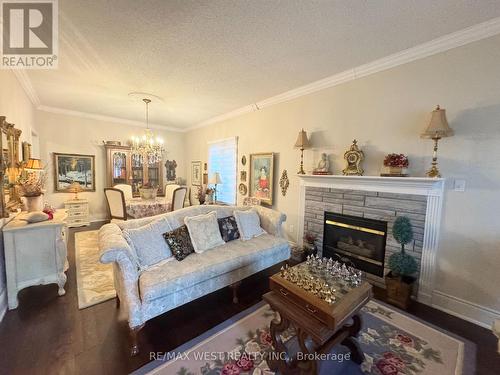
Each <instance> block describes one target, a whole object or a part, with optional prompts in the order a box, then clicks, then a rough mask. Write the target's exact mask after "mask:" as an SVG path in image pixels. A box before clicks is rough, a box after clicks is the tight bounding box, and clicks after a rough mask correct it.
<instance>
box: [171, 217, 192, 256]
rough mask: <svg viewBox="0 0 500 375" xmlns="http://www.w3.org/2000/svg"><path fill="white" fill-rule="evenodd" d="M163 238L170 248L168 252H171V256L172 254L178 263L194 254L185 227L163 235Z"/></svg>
mask: <svg viewBox="0 0 500 375" xmlns="http://www.w3.org/2000/svg"><path fill="white" fill-rule="evenodd" d="M163 238H165V241H166V242H167V244H168V246H170V250H172V254H174V257H175V259H177V260H178V261H181V260H183V259H184V258H186V257H187V256H188V255H189V254H192V253H194V249H193V244H192V243H191V239H190V238H189V232H188V229H187V227H186V226H185V225H183V226H182V227H179V228H177V229H175V230H173V231H170V232H167V233H163Z"/></svg>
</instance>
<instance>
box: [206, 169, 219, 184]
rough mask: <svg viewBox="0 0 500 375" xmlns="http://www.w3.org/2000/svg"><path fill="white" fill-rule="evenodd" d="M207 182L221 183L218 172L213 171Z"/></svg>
mask: <svg viewBox="0 0 500 375" xmlns="http://www.w3.org/2000/svg"><path fill="white" fill-rule="evenodd" d="M208 183H209V184H222V179H221V178H220V173H219V172H215V173H214V174H213V175H212V177H211V178H210V179H209V180H208Z"/></svg>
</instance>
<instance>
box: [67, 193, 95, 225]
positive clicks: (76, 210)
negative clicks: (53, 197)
mask: <svg viewBox="0 0 500 375" xmlns="http://www.w3.org/2000/svg"><path fill="white" fill-rule="evenodd" d="M64 206H65V208H66V213H67V215H68V217H67V219H66V222H67V223H68V227H69V228H74V227H84V226H87V225H90V215H89V201H88V200H86V199H71V200H69V201H66V202H64Z"/></svg>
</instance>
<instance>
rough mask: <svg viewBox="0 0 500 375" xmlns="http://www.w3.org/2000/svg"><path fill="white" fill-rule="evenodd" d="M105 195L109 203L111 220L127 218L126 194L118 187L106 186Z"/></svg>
mask: <svg viewBox="0 0 500 375" xmlns="http://www.w3.org/2000/svg"><path fill="white" fill-rule="evenodd" d="M104 195H105V196H106V202H107V203H108V212H109V216H110V218H111V221H112V222H113V221H123V220H127V208H126V207H125V194H124V193H123V190H120V189H117V188H105V189H104Z"/></svg>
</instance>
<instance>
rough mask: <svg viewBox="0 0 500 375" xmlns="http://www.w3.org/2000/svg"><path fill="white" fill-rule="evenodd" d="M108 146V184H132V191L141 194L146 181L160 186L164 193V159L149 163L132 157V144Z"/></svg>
mask: <svg viewBox="0 0 500 375" xmlns="http://www.w3.org/2000/svg"><path fill="white" fill-rule="evenodd" d="M104 147H105V148H106V159H107V162H106V168H107V186H108V187H113V186H115V185H116V184H129V185H132V193H133V195H134V196H139V188H140V187H141V186H143V185H144V184H146V183H149V184H151V185H153V186H156V187H158V195H163V173H162V172H163V170H162V165H163V161H160V162H159V163H155V164H152V165H148V164H145V163H142V162H141V161H139V160H136V159H134V158H133V157H132V149H131V147H130V146H116V145H104Z"/></svg>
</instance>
